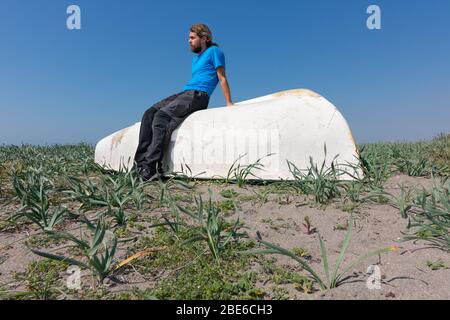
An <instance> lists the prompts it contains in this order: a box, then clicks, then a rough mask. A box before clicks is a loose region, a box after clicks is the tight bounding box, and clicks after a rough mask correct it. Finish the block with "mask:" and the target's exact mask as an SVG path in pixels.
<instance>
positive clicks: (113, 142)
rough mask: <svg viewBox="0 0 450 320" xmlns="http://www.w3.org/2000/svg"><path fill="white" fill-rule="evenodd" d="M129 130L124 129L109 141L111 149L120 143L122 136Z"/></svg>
mask: <svg viewBox="0 0 450 320" xmlns="http://www.w3.org/2000/svg"><path fill="white" fill-rule="evenodd" d="M129 129H130V127H128V128H125V129H123V130H120V131H119V132H117V133H116V134H115V135H114V136H113V137H112V139H111V149H112V148H117V146H118V145H119V144H120V143H121V142H122V139H123V136H124V135H125V133H126V132H127V131H128V130H129Z"/></svg>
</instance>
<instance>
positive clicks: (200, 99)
mask: <svg viewBox="0 0 450 320" xmlns="http://www.w3.org/2000/svg"><path fill="white" fill-rule="evenodd" d="M208 103H209V96H208V94H207V93H206V92H204V91H199V90H187V91H182V92H179V93H176V94H174V95H171V96H169V97H167V98H165V99H163V100H161V101H159V102H157V103H156V104H154V105H153V106H151V107H150V108H148V109H147V111H145V113H144V115H143V117H142V121H141V129H140V132H139V144H138V147H137V150H136V154H135V156H134V161H135V162H136V165H137V167H138V168H148V169H150V170H152V171H153V172H156V167H157V166H158V168H161V166H162V159H163V156H164V155H163V150H164V147H165V146H166V145H168V143H169V142H170V138H171V136H172V133H173V131H174V130H175V129H176V127H178V126H179V125H180V124H181V123H182V122H183V121H184V119H186V118H187V117H188V116H189V115H190V114H192V113H194V112H195V111H199V110H203V109H206V108H207V107H208ZM160 172H161V171H160Z"/></svg>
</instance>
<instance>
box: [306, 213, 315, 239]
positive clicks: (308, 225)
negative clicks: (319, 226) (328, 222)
mask: <svg viewBox="0 0 450 320" xmlns="http://www.w3.org/2000/svg"><path fill="white" fill-rule="evenodd" d="M304 220H305V223H303V226H304V227H305V233H306V234H307V235H311V234H313V233H315V232H316V231H317V230H316V228H314V227H313V226H312V224H311V219H310V218H309V216H306V217H305V218H304Z"/></svg>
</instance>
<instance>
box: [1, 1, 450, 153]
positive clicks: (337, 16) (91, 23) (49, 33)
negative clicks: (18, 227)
mask: <svg viewBox="0 0 450 320" xmlns="http://www.w3.org/2000/svg"><path fill="white" fill-rule="evenodd" d="M70 4H76V5H79V6H80V8H81V20H82V22H81V23H82V29H81V30H72V31H71V30H68V29H67V28H66V18H67V17H68V15H67V13H66V8H67V7H68V5H70ZM370 4H377V5H379V6H380V7H381V11H382V12H381V13H382V16H381V18H382V29H381V30H375V31H373V30H372V31H371V30H368V29H367V27H366V19H367V17H368V15H367V14H366V9H367V7H368V5H370ZM196 22H203V23H206V24H208V25H209V26H210V28H211V29H212V31H213V34H214V37H215V41H216V42H218V43H219V44H220V45H221V48H222V50H223V52H224V53H225V57H226V63H227V74H228V79H229V83H230V87H231V92H232V98H233V101H235V102H239V101H242V100H246V99H250V98H254V97H258V96H262V95H265V94H269V93H273V92H276V91H281V90H286V89H293V88H309V89H312V90H314V91H316V92H318V93H320V94H321V95H323V96H325V97H326V98H327V99H328V100H330V101H331V102H332V103H333V104H335V105H336V106H337V107H338V109H339V110H340V111H341V112H342V114H343V115H344V117H345V118H346V120H347V121H348V123H349V124H350V127H351V129H352V131H353V134H354V136H355V138H356V140H357V142H358V143H364V142H375V141H396V140H420V139H429V138H431V137H433V136H434V135H436V134H438V133H439V132H449V131H450V1H448V0H429V1H425V0H423V1H417V0H396V1H379V0H371V1H364V0H345V1H344V0H341V1H337V0H336V1H335V0H328V1H324V0H322V1H317V0H316V1H312V0H311V1H302V0H295V1H294V0H292V1H287V0H278V1H262V0H251V1H250V0H239V1H234V0H231V1H229V0H227V1H211V0H209V1H203V0H196V1H181V0H179V1H171V0H166V1H151V0H148V1H147V0H145V1H144V0H142V1H139V0H130V1H118V0H117V1H113V0H71V1H65V0H30V1H23V0H0V39H1V42H0V144H2V143H6V144H21V143H22V142H23V143H33V144H46V143H47V144H54V143H62V144H65V143H78V142H80V141H85V142H89V143H96V142H97V141H98V140H99V139H101V138H103V137H104V136H106V135H109V134H111V133H112V132H114V131H117V130H119V129H122V128H124V127H127V126H129V125H132V124H134V123H135V122H137V121H140V120H141V117H142V114H143V112H144V111H145V110H146V109H147V108H148V107H150V106H151V105H152V104H153V103H155V102H157V101H159V100H161V99H162V98H165V97H167V96H168V95H171V94H173V93H176V92H179V91H181V90H182V88H183V86H184V84H185V83H186V82H187V81H188V80H189V78H190V73H191V70H190V68H191V59H192V57H193V53H191V52H190V50H189V46H188V42H187V41H188V32H189V27H190V25H191V24H193V23H196ZM224 103H225V100H224V97H223V94H222V91H221V89H220V86H217V88H216V90H215V91H214V94H213V96H212V97H211V100H210V105H209V107H210V108H212V107H221V106H223V105H224ZM302 134H307V133H302Z"/></svg>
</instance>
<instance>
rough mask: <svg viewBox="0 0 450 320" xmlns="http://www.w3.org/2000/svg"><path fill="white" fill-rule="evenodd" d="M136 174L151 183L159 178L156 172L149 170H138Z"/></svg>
mask: <svg viewBox="0 0 450 320" xmlns="http://www.w3.org/2000/svg"><path fill="white" fill-rule="evenodd" d="M138 172H139V175H140V176H141V178H142V180H144V181H153V180H155V179H156V178H158V176H159V175H158V173H157V172H155V171H154V170H151V169H149V168H140V169H139V171H138Z"/></svg>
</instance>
